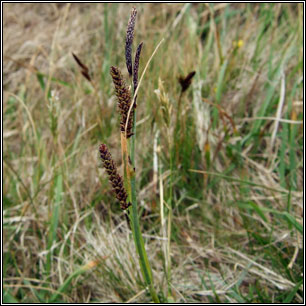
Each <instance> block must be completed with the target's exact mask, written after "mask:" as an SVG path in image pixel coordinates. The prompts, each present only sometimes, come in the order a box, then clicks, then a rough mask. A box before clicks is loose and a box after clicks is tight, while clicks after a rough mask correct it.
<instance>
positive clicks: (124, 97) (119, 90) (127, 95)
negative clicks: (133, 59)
mask: <svg viewBox="0 0 306 306" xmlns="http://www.w3.org/2000/svg"><path fill="white" fill-rule="evenodd" d="M110 73H111V76H112V78H113V82H114V85H115V91H116V96H117V99H118V108H119V110H120V113H121V121H120V126H121V132H123V133H125V125H126V121H127V115H128V112H129V109H130V106H131V103H132V97H131V92H130V90H129V89H128V88H127V86H126V85H125V82H124V80H123V77H122V74H121V72H120V70H119V69H118V68H117V67H114V66H112V67H111V69H110ZM133 112H134V109H132V111H131V114H130V117H129V121H128V125H127V131H126V135H127V138H129V137H131V136H132V135H133V132H132V131H133Z"/></svg>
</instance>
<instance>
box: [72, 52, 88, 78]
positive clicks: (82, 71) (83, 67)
mask: <svg viewBox="0 0 306 306" xmlns="http://www.w3.org/2000/svg"><path fill="white" fill-rule="evenodd" d="M72 56H73V58H74V60H75V61H76V62H77V64H78V65H79V66H80V68H81V73H82V75H83V76H84V77H85V78H86V79H87V80H88V81H89V82H91V77H90V75H89V69H88V67H87V66H86V65H84V64H83V63H82V62H81V60H80V59H79V58H78V57H77V56H76V55H75V54H74V53H73V52H72Z"/></svg>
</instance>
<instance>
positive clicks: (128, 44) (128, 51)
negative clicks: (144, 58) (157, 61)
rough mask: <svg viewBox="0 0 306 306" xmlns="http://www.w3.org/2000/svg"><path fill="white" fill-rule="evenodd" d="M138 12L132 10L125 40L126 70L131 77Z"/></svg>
mask: <svg viewBox="0 0 306 306" xmlns="http://www.w3.org/2000/svg"><path fill="white" fill-rule="evenodd" d="M136 15H137V11H136V9H135V7H133V8H132V11H131V16H130V19H129V22H128V26H127V29H126V40H125V60H126V68H127V70H128V72H129V75H130V77H131V76H132V73H133V68H132V67H133V63H132V45H133V39H134V28H135V21H136Z"/></svg>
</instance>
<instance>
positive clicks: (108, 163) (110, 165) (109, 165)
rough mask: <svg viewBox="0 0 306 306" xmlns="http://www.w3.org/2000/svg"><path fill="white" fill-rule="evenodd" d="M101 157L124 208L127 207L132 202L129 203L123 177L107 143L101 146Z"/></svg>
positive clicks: (114, 190) (115, 192)
mask: <svg viewBox="0 0 306 306" xmlns="http://www.w3.org/2000/svg"><path fill="white" fill-rule="evenodd" d="M99 152H100V157H101V159H102V163H103V167H104V168H105V170H106V172H107V174H108V177H109V181H110V183H111V185H112V187H113V192H114V194H115V196H116V198H117V199H118V200H119V202H120V207H121V209H122V210H125V209H127V208H128V207H129V206H130V205H131V203H127V201H126V200H127V193H126V191H125V189H124V186H123V180H122V177H121V176H120V175H119V174H118V172H117V167H116V165H115V163H114V161H113V159H112V156H111V154H110V152H109V151H108V148H107V146H106V145H105V144H101V145H100V146H99Z"/></svg>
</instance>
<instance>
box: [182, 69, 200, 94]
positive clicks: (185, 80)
mask: <svg viewBox="0 0 306 306" xmlns="http://www.w3.org/2000/svg"><path fill="white" fill-rule="evenodd" d="M195 74H196V72H195V71H192V72H190V73H189V74H188V75H187V76H186V77H185V78H184V77H182V76H180V77H179V82H180V84H181V87H182V92H184V91H186V90H187V89H188V88H189V86H190V85H191V81H192V78H193V77H194V75H195Z"/></svg>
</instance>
